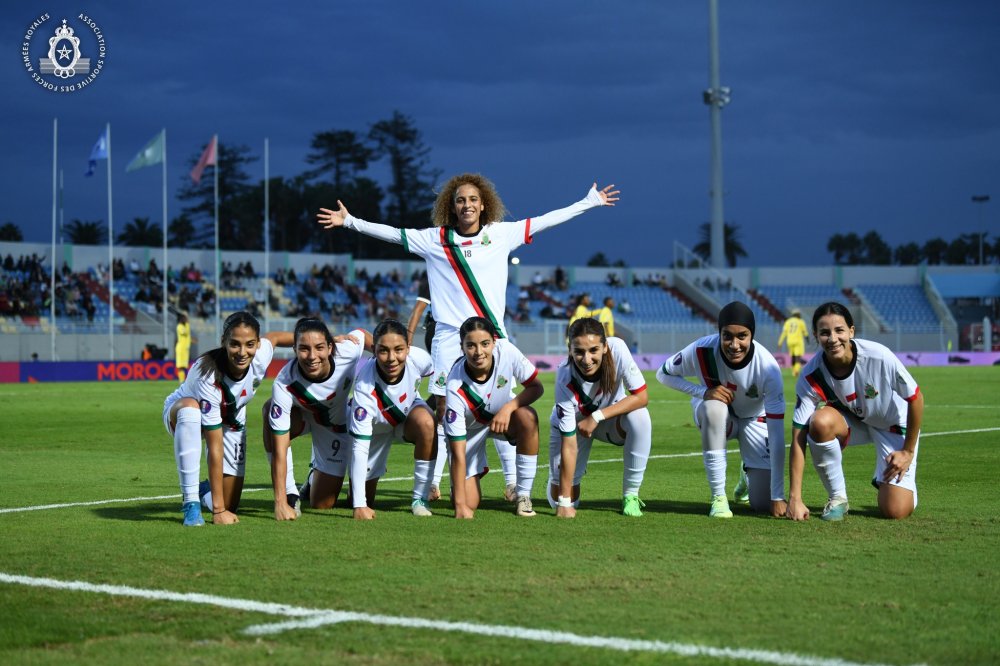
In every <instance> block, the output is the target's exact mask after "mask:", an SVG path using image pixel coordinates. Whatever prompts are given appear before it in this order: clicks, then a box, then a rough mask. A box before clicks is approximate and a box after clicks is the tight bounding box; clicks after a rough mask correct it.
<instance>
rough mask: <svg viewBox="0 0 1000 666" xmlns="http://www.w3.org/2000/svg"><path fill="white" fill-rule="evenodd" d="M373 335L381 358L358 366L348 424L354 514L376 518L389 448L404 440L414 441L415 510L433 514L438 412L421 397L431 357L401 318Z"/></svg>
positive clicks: (382, 323) (369, 518)
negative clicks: (410, 337) (417, 344)
mask: <svg viewBox="0 0 1000 666" xmlns="http://www.w3.org/2000/svg"><path fill="white" fill-rule="evenodd" d="M372 337H373V338H374V348H375V358H372V359H368V360H367V361H365V362H363V363H362V364H361V366H360V367H359V368H358V373H357V376H356V378H355V380H354V398H353V399H352V401H351V405H350V416H349V418H348V425H347V428H348V432H349V433H350V436H351V441H352V446H351V449H352V460H351V487H352V494H353V503H354V517H355V518H356V519H358V520H371V519H373V518H374V517H375V511H374V510H373V509H372V508H371V502H372V501H374V499H375V492H374V484H375V483H377V481H378V479H379V478H380V477H382V475H384V474H385V470H386V461H387V459H388V457H389V448H390V446H391V445H392V443H393V442H398V441H405V442H411V443H412V444H413V496H412V501H411V503H410V509H411V510H412V512H413V515H415V516H421V517H423V516H430V515H431V511H430V509H429V508H428V507H427V493H428V491H429V490H430V478H431V471H432V469H433V467H434V456H435V454H436V451H435V450H434V447H435V445H436V437H435V436H434V415H433V414H432V413H431V410H430V408H429V407H428V406H427V403H426V402H424V401H423V399H422V398H421V397H420V392H419V388H420V382H421V380H423V378H424V377H429V376H430V374H431V357H430V355H429V354H428V353H427V352H425V351H424V350H423V349H420V348H419V347H410V345H409V341H408V339H407V335H406V327H405V326H403V324H401V323H400V322H398V321H396V320H395V319H386V320H385V321H383V322H381V323H380V324H379V325H378V326H376V327H375V332H374V333H373V334H372ZM361 479H364V480H365V483H362V482H361ZM369 488H370V489H371V495H370V497H369Z"/></svg>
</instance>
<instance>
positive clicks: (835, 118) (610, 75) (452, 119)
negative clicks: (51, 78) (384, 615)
mask: <svg viewBox="0 0 1000 666" xmlns="http://www.w3.org/2000/svg"><path fill="white" fill-rule="evenodd" d="M719 4H720V40H721V71H722V84H723V85H727V86H729V87H731V88H732V91H733V93H732V103H731V104H730V105H729V106H727V107H726V108H725V110H724V111H723V151H724V160H725V162H724V164H725V166H724V173H725V191H726V199H725V207H726V208H725V212H726V219H727V220H728V221H731V222H733V223H735V224H737V225H739V229H740V234H741V239H742V242H743V244H744V246H745V247H746V249H747V250H748V252H749V258H748V259H746V260H743V261H741V265H807V264H813V263H823V264H828V263H830V262H831V260H832V259H831V255H830V254H829V253H827V252H826V249H825V248H826V242H827V240H828V239H829V237H830V236H831V235H832V234H834V233H847V232H851V231H854V232H857V233H859V234H863V233H865V232H867V231H868V230H870V229H877V230H878V231H879V232H880V233H881V234H882V235H883V237H884V238H885V239H886V240H887V241H888V242H889V243H890V244H891V245H893V246H896V245H899V244H901V243H904V242H908V241H910V240H914V241H917V242H923V241H925V240H927V239H929V238H932V237H935V236H944V237H945V238H946V239H949V240H950V239H952V238H954V237H955V236H956V235H957V234H959V233H974V232H976V231H980V230H982V231H989V232H990V233H991V235H992V236H993V237H994V238H995V237H996V235H997V234H998V233H1000V225H998V224H997V222H996V220H998V218H1000V112H998V109H1000V67H998V66H997V65H996V52H997V46H996V45H997V43H998V40H1000V5H998V4H997V3H996V2H993V1H990V0H981V1H975V2H973V1H969V2H957V3H942V2H939V1H929V0H919V1H907V2H903V1H902V0H896V1H894V2H878V3H873V2H862V1H860V0H848V1H845V2H824V3H816V2H810V3H795V2H789V1H787V0H781V1H778V0H758V1H755V2H735V1H733V0H720V3H719ZM707 7H708V5H707V2H698V1H695V0H683V1H682V0H677V1H674V0H650V1H648V2H622V3H610V2H591V1H589V0H573V1H569V0H554V1H546V2H537V1H532V2H529V1H525V0H513V1H505V2H480V1H470V2H461V3H454V2H443V1H437V0H430V1H424V2H404V1H402V0H399V1H388V0H382V1H378V0H376V1H372V0H366V1H364V2H362V1H360V0H359V1H347V0H342V1H339V2H323V3H320V2H308V3H287V4H285V5H280V4H278V3H273V2H260V1H258V0H251V1H249V2H239V3H237V2H226V1H223V2H203V3H197V4H195V3H191V2H177V3H159V4H156V5H153V4H151V3H106V2H91V3H88V4H87V6H83V5H82V4H76V3H73V2H62V1H59V2H50V3H47V4H45V3H37V2H30V3H19V4H18V6H17V7H16V8H6V9H5V10H4V12H3V13H2V15H0V43H2V44H4V45H5V47H4V48H3V50H2V53H6V54H7V55H5V56H3V57H0V87H2V89H3V91H4V94H3V98H4V101H3V104H2V105H0V127H2V129H0V132H2V137H3V138H2V148H3V149H2V151H0V179H2V180H0V182H3V183H4V186H3V187H4V190H3V191H4V198H3V204H2V209H0V223H2V222H7V221H11V222H14V223H15V224H18V225H19V226H21V227H22V229H24V233H25V237H26V240H31V241H44V242H48V240H49V238H50V226H51V206H52V195H51V189H52V185H51V173H52V118H53V117H56V116H58V118H59V125H60V130H59V131H60V134H59V155H60V161H61V166H62V168H63V169H64V172H65V179H66V183H65V207H66V212H65V216H66V220H67V221H69V220H71V219H75V218H80V219H84V220H92V219H102V220H103V219H106V207H107V202H106V189H105V187H106V176H105V175H104V171H103V163H101V165H100V167H101V168H99V169H98V174H97V175H96V176H95V177H93V178H89V179H85V178H83V173H84V172H85V170H86V166H87V157H88V155H89V153H90V149H91V147H92V145H93V144H94V142H95V141H96V139H97V137H98V135H99V134H100V132H101V130H102V128H103V126H104V124H105V123H106V122H109V121H110V122H111V124H112V158H113V168H114V175H113V179H114V180H113V182H114V205H115V208H114V216H115V226H116V228H117V229H119V230H120V229H121V227H122V226H123V225H124V224H125V223H126V222H128V221H129V220H131V219H132V218H134V217H137V216H141V217H150V218H151V219H152V220H154V221H155V222H157V223H158V222H159V221H160V218H161V213H160V207H161V204H160V171H159V169H158V168H150V169H142V170H140V171H137V172H134V173H129V174H126V173H125V165H126V164H127V163H128V161H129V160H131V159H132V157H133V156H134V155H135V154H136V152H138V150H139V149H140V148H141V147H142V146H143V145H144V144H145V143H146V142H147V141H148V140H149V139H150V138H152V137H153V135H154V134H155V133H156V132H158V131H159V130H160V128H161V127H166V128H167V131H168V137H169V141H168V155H169V160H168V170H169V172H168V178H169V182H168V186H169V187H170V188H171V191H175V190H176V189H177V187H178V186H179V185H180V182H181V179H182V178H186V177H187V175H186V174H187V171H188V168H189V167H188V162H189V160H190V159H191V157H192V156H193V155H195V154H197V153H199V152H200V151H201V149H202V148H203V147H204V145H205V143H206V142H207V141H208V140H209V138H210V137H211V135H212V134H213V133H216V132H217V133H218V134H219V135H220V140H221V141H222V142H223V143H225V142H231V143H239V144H244V145H248V146H250V147H251V148H252V149H253V150H254V152H255V153H257V154H262V153H263V140H264V137H269V139H270V145H271V173H272V175H276V176H277V175H285V176H291V175H295V174H298V173H300V172H302V171H303V170H304V169H305V168H306V167H307V165H306V164H305V161H304V158H305V155H306V154H307V153H308V152H309V142H310V139H311V137H312V135H313V134H314V133H315V132H318V131H324V130H332V129H353V130H357V131H359V132H365V131H367V129H368V127H369V125H370V124H371V123H373V122H375V121H377V120H381V119H384V118H388V117H389V116H390V115H391V114H392V112H393V111H394V110H397V109H398V110H399V111H402V112H403V113H405V114H407V115H409V116H411V117H412V118H413V119H414V121H415V123H416V125H417V127H418V128H419V129H420V130H421V131H422V132H423V135H424V140H425V142H426V144H427V145H428V146H429V147H430V148H431V153H430V160H431V164H432V166H434V167H437V168H440V169H442V170H443V177H444V178H446V177H448V176H450V175H452V174H454V173H457V172H460V171H466V170H471V171H480V172H482V173H484V174H486V175H487V176H489V177H490V178H491V179H493V180H494V182H495V183H496V184H497V186H498V188H499V190H500V192H501V195H502V196H503V198H504V201H505V203H506V204H507V207H508V208H509V209H510V211H511V212H512V214H513V215H514V216H517V217H524V216H528V215H537V214H540V213H543V212H545V211H547V210H550V209H552V208H556V207H560V206H562V205H565V204H568V203H570V202H572V201H575V200H577V199H579V198H581V197H582V196H583V194H584V193H585V191H586V188H587V187H588V186H589V185H590V183H591V182H592V181H593V180H595V179H596V180H598V181H599V182H600V183H601V184H605V183H608V182H614V183H616V184H617V185H619V186H620V188H621V190H622V197H623V198H622V202H621V203H620V205H619V206H618V207H616V208H614V209H610V210H601V211H593V212H590V213H588V214H586V215H584V216H583V217H581V218H578V219H576V220H574V221H572V222H570V223H569V224H567V225H565V226H563V227H561V228H558V229H555V230H552V231H548V232H546V233H545V234H544V235H540V236H539V237H538V240H537V241H536V243H535V244H534V245H533V246H532V247H530V248H528V249H526V250H524V251H523V252H521V258H522V261H524V262H527V263H564V264H566V263H580V264H582V263H584V262H585V261H586V260H587V258H588V257H590V256H591V255H592V254H593V253H594V252H596V251H598V250H600V251H603V252H605V254H606V255H608V256H609V258H611V259H617V258H622V259H625V260H626V261H627V262H629V263H630V264H631V265H635V266H657V265H666V264H668V263H669V262H670V261H671V260H672V243H673V241H674V240H678V241H680V242H682V243H685V244H687V245H688V246H691V245H693V244H695V243H696V242H697V240H698V226H699V225H700V224H701V223H703V222H705V221H707V219H708V215H709V200H708V189H709V117H708V115H709V114H708V107H706V106H704V104H703V103H702V99H701V93H702V90H703V89H705V88H706V87H707V86H708V46H707V42H708V39H707V35H708V9H707ZM46 12H47V13H48V14H49V15H50V17H51V19H50V20H49V21H48V22H46V23H45V26H44V28H43V29H42V32H39V33H38V34H37V35H36V36H34V37H33V38H32V41H35V40H38V41H41V40H42V39H43V38H44V39H45V40H47V38H48V36H49V35H51V33H52V31H53V30H54V28H55V27H56V25H58V24H60V23H61V19H62V18H71V19H74V18H75V17H76V16H77V15H78V14H80V13H81V12H85V13H87V14H89V15H90V16H91V17H92V18H93V19H94V20H95V22H96V23H97V24H98V25H99V26H100V28H101V30H102V31H103V34H104V36H105V40H106V44H107V48H108V55H107V61H106V64H105V66H104V70H103V71H102V72H101V74H100V75H99V76H98V78H97V79H96V80H95V81H94V82H93V83H92V84H91V85H90V86H88V87H87V88H85V89H83V90H81V91H78V92H74V93H70V94H59V93H53V92H50V91H47V90H43V89H42V88H41V87H40V86H38V85H37V84H36V83H35V82H34V81H32V79H31V77H30V75H29V74H28V73H27V72H26V71H25V69H24V67H23V65H22V62H21V44H22V42H23V37H24V34H25V30H26V29H27V28H28V26H30V25H31V23H32V21H33V20H34V19H36V18H37V17H38V16H39V15H41V14H42V13H46ZM71 23H72V21H71ZM77 23H78V21H77ZM84 55H91V54H89V53H85V54H84ZM253 168H254V169H256V171H255V172H252V173H253V175H254V176H255V177H261V178H262V177H263V165H262V163H260V162H258V163H257V164H256V165H254V167H253ZM375 175H376V176H380V175H381V172H380V171H379V170H377V169H376V170H375ZM974 194H991V195H992V197H993V201H991V202H990V203H987V204H985V205H983V206H982V210H977V208H976V207H975V205H974V204H972V203H971V201H970V197H971V196H972V195H974ZM331 203H332V202H331ZM345 203H347V204H348V206H350V203H351V202H349V201H348V202H345ZM179 212H180V206H179V204H178V203H177V202H175V201H173V200H171V202H170V213H169V215H170V217H173V216H175V215H176V214H178V213H179ZM979 215H981V216H982V217H981V221H980V217H979Z"/></svg>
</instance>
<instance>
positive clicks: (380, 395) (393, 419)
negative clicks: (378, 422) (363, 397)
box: [372, 384, 406, 428]
mask: <svg viewBox="0 0 1000 666" xmlns="http://www.w3.org/2000/svg"><path fill="white" fill-rule="evenodd" d="M372 396H373V397H374V398H375V403H376V404H377V405H378V410H379V411H380V412H382V416H384V417H385V420H386V421H387V422H388V423H389V425H391V426H392V427H393V428H395V427H396V426H398V425H399V424H400V423H402V422H403V421H405V420H406V414H404V413H403V410H402V409H400V408H399V407H397V406H396V405H395V403H393V401H392V396H391V395H389V394H388V393H386V392H385V389H383V388H382V387H381V386H379V385H378V384H376V385H375V390H373V391H372ZM403 399H404V400H405V399H406V396H405V395H404V396H403Z"/></svg>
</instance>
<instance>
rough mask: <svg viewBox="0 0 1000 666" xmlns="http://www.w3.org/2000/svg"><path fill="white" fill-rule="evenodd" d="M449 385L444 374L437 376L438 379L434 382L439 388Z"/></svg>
mask: <svg viewBox="0 0 1000 666" xmlns="http://www.w3.org/2000/svg"><path fill="white" fill-rule="evenodd" d="M447 383H448V380H446V379H445V377H444V373H443V372H442V373H441V374H439V375H438V376H437V379H435V380H434V385H435V386H437V387H438V388H444V386H445V384H447Z"/></svg>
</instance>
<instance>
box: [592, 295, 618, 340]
mask: <svg viewBox="0 0 1000 666" xmlns="http://www.w3.org/2000/svg"><path fill="white" fill-rule="evenodd" d="M590 316H591V317H593V318H594V319H596V320H597V321H599V322H601V325H602V326H604V333H605V334H606V335H607V336H608V337H609V338H611V337H614V335H615V299H613V298H611V297H610V296H605V297H604V307H601V308H598V309H596V310H594V311H593V312H591V313H590Z"/></svg>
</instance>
